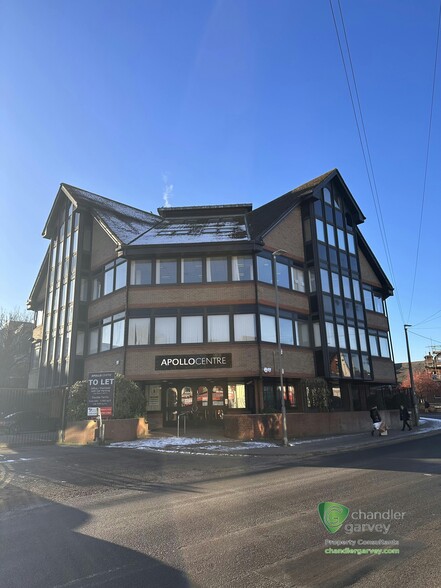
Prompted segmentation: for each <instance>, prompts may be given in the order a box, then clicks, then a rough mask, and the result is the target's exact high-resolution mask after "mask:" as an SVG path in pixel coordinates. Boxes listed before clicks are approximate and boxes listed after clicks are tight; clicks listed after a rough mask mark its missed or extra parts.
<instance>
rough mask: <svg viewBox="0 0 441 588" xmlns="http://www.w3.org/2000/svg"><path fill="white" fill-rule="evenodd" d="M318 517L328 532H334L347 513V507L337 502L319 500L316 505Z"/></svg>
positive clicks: (346, 516) (341, 523)
mask: <svg viewBox="0 0 441 588" xmlns="http://www.w3.org/2000/svg"><path fill="white" fill-rule="evenodd" d="M318 512H319V515H320V519H321V521H322V523H323V524H324V526H325V528H326V529H327V530H328V531H329V532H330V533H336V532H337V531H338V530H339V529H340V527H341V526H342V525H343V523H344V522H345V520H346V519H347V518H348V515H349V508H347V507H346V506H344V505H343V504H339V503H338V502H321V503H320V504H319V505H318Z"/></svg>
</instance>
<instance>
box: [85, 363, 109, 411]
mask: <svg viewBox="0 0 441 588" xmlns="http://www.w3.org/2000/svg"><path fill="white" fill-rule="evenodd" d="M114 393H115V372H99V373H96V374H89V377H88V380H87V414H88V416H96V415H97V412H98V411H97V410H96V409H97V408H99V409H101V415H102V416H106V417H111V416H112V414H113V397H114Z"/></svg>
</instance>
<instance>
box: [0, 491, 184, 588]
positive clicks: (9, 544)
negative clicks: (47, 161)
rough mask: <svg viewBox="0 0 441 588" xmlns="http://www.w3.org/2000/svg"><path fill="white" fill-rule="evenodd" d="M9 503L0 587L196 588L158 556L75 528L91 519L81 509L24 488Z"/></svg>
mask: <svg viewBox="0 0 441 588" xmlns="http://www.w3.org/2000/svg"><path fill="white" fill-rule="evenodd" d="M11 489H12V487H11ZM9 506H10V507H11V508H9V509H8V510H7V511H6V512H5V511H3V512H2V514H0V543H1V545H2V549H1V553H0V565H1V579H0V584H1V585H2V586H8V588H23V586H26V587H28V588H40V587H41V588H52V587H53V588H55V587H57V588H62V587H67V586H69V588H76V587H81V588H82V587H87V586H107V587H115V588H120V587H121V586H130V587H134V588H136V587H152V588H161V587H164V588H165V587H167V588H169V587H170V586H173V587H176V588H190V586H191V587H192V588H195V585H194V584H190V582H189V581H188V579H187V578H186V576H185V574H183V573H182V572H181V571H179V570H177V569H175V568H173V567H171V566H169V565H166V564H164V563H162V562H160V561H158V560H157V559H154V558H152V557H149V556H146V555H142V554H140V553H138V552H136V551H133V550H131V549H126V548H123V547H119V546H118V545H115V544H113V543H109V542H107V541H102V540H100V539H96V538H93V537H89V536H86V535H82V534H81V532H77V531H76V529H78V528H79V527H81V525H84V523H86V521H87V520H88V519H89V516H88V515H87V514H85V513H84V512H82V511H81V510H78V509H75V508H71V507H66V506H62V505H60V504H57V503H54V502H51V501H46V500H41V499H40V498H39V497H38V496H35V495H33V494H32V493H30V492H24V491H23V492H21V493H20V496H18V500H16V501H15V505H13V500H10V501H9Z"/></svg>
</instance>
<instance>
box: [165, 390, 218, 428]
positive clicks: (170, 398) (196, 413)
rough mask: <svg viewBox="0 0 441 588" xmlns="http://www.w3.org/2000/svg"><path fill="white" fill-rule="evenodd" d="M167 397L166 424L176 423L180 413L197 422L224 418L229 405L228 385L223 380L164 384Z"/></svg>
mask: <svg viewBox="0 0 441 588" xmlns="http://www.w3.org/2000/svg"><path fill="white" fill-rule="evenodd" d="M163 397H164V398H165V415H164V416H165V424H168V425H171V424H175V423H176V420H177V418H178V415H179V414H182V413H187V414H188V419H189V420H190V421H193V422H194V423H197V422H206V421H216V420H220V419H222V418H223V414H224V409H225V407H226V406H228V385H227V382H221V381H206V380H205V381H204V380H198V381H192V382H188V381H187V382H173V383H171V382H170V383H167V384H164V385H163Z"/></svg>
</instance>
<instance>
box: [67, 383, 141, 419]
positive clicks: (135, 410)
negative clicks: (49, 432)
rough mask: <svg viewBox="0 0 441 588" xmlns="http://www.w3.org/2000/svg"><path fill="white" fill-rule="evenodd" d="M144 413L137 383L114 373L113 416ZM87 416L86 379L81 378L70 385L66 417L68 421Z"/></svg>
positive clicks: (126, 417) (138, 415) (130, 416)
mask: <svg viewBox="0 0 441 588" xmlns="http://www.w3.org/2000/svg"><path fill="white" fill-rule="evenodd" d="M145 413H146V402H145V397H144V394H143V392H142V391H141V390H140V388H139V387H138V385H137V384H135V382H132V380H128V379H126V378H125V377H124V376H123V375H121V374H115V399H114V406H113V418H115V419H129V418H133V417H142V416H144V415H145ZM87 418H88V417H87V381H86V380H81V381H78V382H75V384H73V385H72V386H71V387H70V391H69V400H68V404H67V419H68V420H69V421H78V420H83V419H87Z"/></svg>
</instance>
